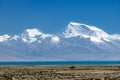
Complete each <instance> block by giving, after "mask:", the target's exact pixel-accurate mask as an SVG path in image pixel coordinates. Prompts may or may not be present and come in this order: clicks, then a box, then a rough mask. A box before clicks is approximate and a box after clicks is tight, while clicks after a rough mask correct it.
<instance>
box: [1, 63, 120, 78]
mask: <svg viewBox="0 0 120 80" xmlns="http://www.w3.org/2000/svg"><path fill="white" fill-rule="evenodd" d="M0 80H120V65H60V66H59V65H49V66H0Z"/></svg>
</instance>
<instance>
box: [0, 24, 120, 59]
mask: <svg viewBox="0 0 120 80" xmlns="http://www.w3.org/2000/svg"><path fill="white" fill-rule="evenodd" d="M119 57H120V34H108V33H107V32H105V31H104V30H102V29H100V28H98V27H95V26H91V25H86V24H82V23H76V22H70V23H69V24H68V25H67V26H66V29H65V31H63V33H61V34H45V33H43V32H42V31H40V30H39V29H37V28H33V29H26V30H25V31H24V32H23V33H21V34H19V35H14V36H10V35H8V34H4V35H1V36H0V61H88V60H89V61H94V60H95V61H101V60H102V61H103V60H120V58H119Z"/></svg>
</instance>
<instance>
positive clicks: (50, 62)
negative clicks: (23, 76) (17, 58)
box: [0, 61, 120, 65]
mask: <svg viewBox="0 0 120 80" xmlns="http://www.w3.org/2000/svg"><path fill="white" fill-rule="evenodd" d="M109 64H113V65H117V64H118V65H120V61H37V62H0V65H109Z"/></svg>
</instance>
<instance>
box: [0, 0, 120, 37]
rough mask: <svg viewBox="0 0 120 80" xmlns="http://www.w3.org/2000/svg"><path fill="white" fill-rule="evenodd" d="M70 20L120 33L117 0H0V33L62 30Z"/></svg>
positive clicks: (119, 6) (118, 3)
mask: <svg viewBox="0 0 120 80" xmlns="http://www.w3.org/2000/svg"><path fill="white" fill-rule="evenodd" d="M70 21H74V22H79V23H84V24H89V25H94V26H98V27H99V28H101V29H103V30H105V31H106V32H108V33H110V34H113V33H119V34H120V0H0V35H2V34H5V33H8V34H11V35H13V34H19V33H21V32H22V31H23V30H24V29H26V28H33V27H36V28H38V29H40V30H41V31H42V32H44V33H62V31H64V29H65V27H66V25H67V24H68V23H69V22H70Z"/></svg>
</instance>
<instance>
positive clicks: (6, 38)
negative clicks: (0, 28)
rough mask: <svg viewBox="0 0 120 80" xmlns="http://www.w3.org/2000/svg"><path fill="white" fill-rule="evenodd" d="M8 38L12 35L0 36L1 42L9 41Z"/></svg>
mask: <svg viewBox="0 0 120 80" xmlns="http://www.w3.org/2000/svg"><path fill="white" fill-rule="evenodd" d="M8 39H10V36H9V35H7V34H5V35H2V36H0V42H3V41H7V40H8Z"/></svg>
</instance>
